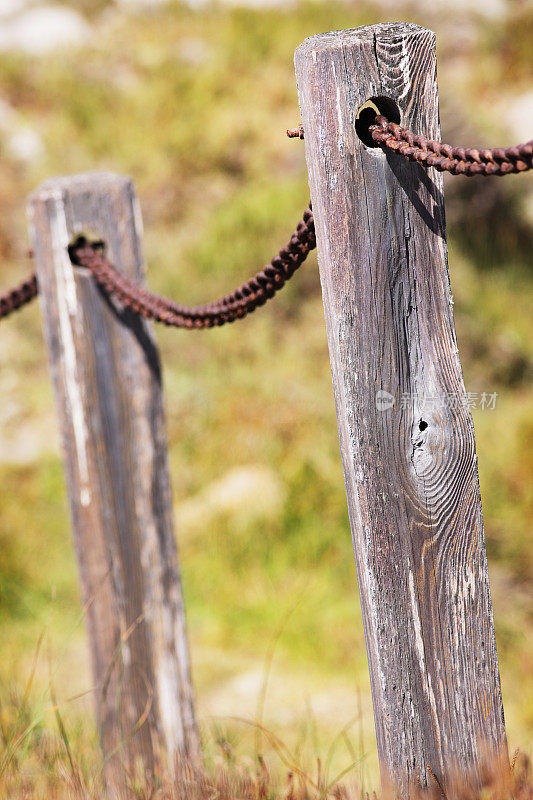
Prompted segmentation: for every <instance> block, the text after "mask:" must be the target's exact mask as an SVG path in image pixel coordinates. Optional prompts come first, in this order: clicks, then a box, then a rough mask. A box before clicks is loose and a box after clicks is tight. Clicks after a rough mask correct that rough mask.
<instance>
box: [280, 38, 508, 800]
mask: <svg viewBox="0 0 533 800" xmlns="http://www.w3.org/2000/svg"><path fill="white" fill-rule="evenodd" d="M295 64H296V75H297V81H298V91H299V99H300V108H301V113H302V121H303V126H304V130H305V149H306V158H307V166H308V171H309V183H310V188H311V199H312V203H313V211H314V214H315V223H316V232H317V241H318V257H319V264H320V276H321V281H322V290H323V298H324V309H325V315H326V324H327V334H328V342H329V350H330V357H331V368H332V375H333V387H334V393H335V402H336V408H337V419H338V427H339V438H340V445H341V451H342V460H343V467H344V476H345V483H346V493H347V499H348V507H349V513H350V522H351V528H352V537H353V543H354V551H355V558H356V565H357V573H358V579H359V591H360V595H361V604H362V609H363V620H364V626H365V636H366V644H367V652H368V661H369V668H370V676H371V684H372V696H373V703H374V715H375V722H376V731H377V740H378V750H379V756H380V763H381V768H382V775H383V777H384V778H387V779H388V778H391V779H392V780H393V781H394V782H395V783H396V784H397V785H399V787H400V788H401V790H402V791H403V792H405V791H406V787H407V785H408V782H409V781H411V780H413V781H420V782H421V784H422V785H423V786H427V785H429V786H432V787H433V788H435V781H434V778H435V779H436V780H438V781H440V783H441V785H443V786H444V787H446V783H447V779H449V777H450V775H451V773H452V770H453V768H454V766H455V765H457V764H459V765H460V766H461V767H462V768H463V769H467V770H470V771H471V773H472V775H473V776H474V777H475V776H476V774H477V764H478V763H479V759H480V757H481V756H482V754H483V748H484V747H487V746H488V747H489V749H492V750H493V749H495V748H504V749H505V741H506V740H505V728H504V720H503V707H502V700H501V693H500V680H499V672H498V660H497V655H496V644H495V638H494V627H493V619H492V605H491V598H490V590H489V577H488V570H487V558H486V551H485V542H484V534H483V523H482V516H481V502H480V496H479V484H478V470H477V457H476V454H475V442H474V426H473V422H472V416H471V413H470V408H469V406H468V402H467V401H466V394H465V388H464V384H463V377H462V372H461V365H460V362H459V355H458V350H457V342H456V337H455V330H454V323H453V316H452V296H451V293H450V284H449V276H448V268H447V248H446V232H445V221H444V200H443V194H442V191H443V183H442V176H441V175H440V174H439V173H437V172H435V171H434V170H429V171H425V170H424V169H423V168H422V167H421V166H419V165H415V164H410V163H408V162H407V161H406V160H405V159H403V158H402V157H401V156H399V155H397V154H394V155H385V153H384V152H383V151H382V150H381V149H379V148H373V147H367V146H366V145H365V144H363V142H362V141H361V139H360V138H359V136H358V133H357V132H356V118H357V114H358V111H359V109H360V107H361V106H362V105H363V104H364V103H365V102H366V101H367V100H369V99H372V98H374V103H375V104H377V106H378V108H379V109H380V110H382V111H383V112H384V113H387V114H388V115H394V114H395V110H396V111H397V110H398V109H399V112H400V115H401V121H402V124H405V126H406V127H408V128H410V129H411V130H413V131H415V132H418V133H422V134H424V135H425V136H428V137H430V138H439V135H440V129H439V115H438V100H437V83H436V56H435V36H434V34H433V33H432V32H431V31H428V30H425V29H423V28H420V27H418V26H416V25H410V24H402V23H393V24H389V25H373V26H369V27H364V28H357V29H355V30H351V31H339V32H335V33H326V34H323V35H320V36H314V37H312V38H310V39H307V40H306V41H305V42H304V43H303V44H302V45H301V46H300V47H299V48H298V49H297V50H296V55H295ZM376 98H378V99H377V100H376ZM383 98H385V99H383ZM391 101H392V102H391ZM396 121H399V120H398V119H397V120H396ZM357 125H359V123H357ZM455 180H461V178H460V177H459V178H455ZM432 776H434V778H433V777H432Z"/></svg>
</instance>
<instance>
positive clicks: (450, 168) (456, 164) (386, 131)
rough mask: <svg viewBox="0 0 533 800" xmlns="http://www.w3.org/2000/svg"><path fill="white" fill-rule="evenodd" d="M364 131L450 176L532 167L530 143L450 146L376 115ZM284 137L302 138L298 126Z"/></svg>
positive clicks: (389, 147)
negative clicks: (500, 145) (481, 146)
mask: <svg viewBox="0 0 533 800" xmlns="http://www.w3.org/2000/svg"><path fill="white" fill-rule="evenodd" d="M368 131H369V133H370V135H371V136H372V139H373V140H374V141H375V142H376V144H378V145H380V147H382V148H383V149H386V150H391V151H393V152H395V153H400V155H402V156H404V157H405V158H407V159H408V160H409V161H416V162H418V163H419V164H422V166H424V167H435V169H436V170H438V171H439V172H451V173H452V175H467V176H472V175H509V174H511V173H513V172H525V171H526V170H528V169H532V168H533V140H532V141H530V142H526V144H519V145H516V147H505V148H503V147H493V148H492V149H490V150H489V149H478V148H475V147H452V146H451V145H449V144H444V142H437V141H435V140H434V139H426V138H425V136H420V135H419V134H417V133H413V132H412V131H409V130H407V129H406V128H402V127H401V126H400V125H397V124H396V123H395V122H389V120H388V119H387V118H386V117H384V116H382V115H379V114H378V115H376V117H375V118H374V122H373V124H372V125H369V126H368ZM287 136H289V138H291V139H295V138H299V139H303V138H304V130H303V127H302V125H299V126H298V127H297V128H290V129H289V130H288V131H287Z"/></svg>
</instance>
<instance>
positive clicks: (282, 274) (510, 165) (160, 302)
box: [0, 114, 533, 328]
mask: <svg viewBox="0 0 533 800" xmlns="http://www.w3.org/2000/svg"><path fill="white" fill-rule="evenodd" d="M368 130H369V132H370V134H371V136H372V139H373V140H374V141H375V142H376V144H377V145H379V146H380V147H382V148H383V149H385V150H390V151H391V152H395V153H399V154H400V155H402V156H404V157H405V158H407V159H408V160H409V161H414V162H417V163H419V164H421V165H422V166H424V167H434V168H435V169H437V170H439V171H440V172H443V171H446V172H450V173H452V174H453V175H467V176H472V175H509V174H511V173H517V172H525V171H526V170H529V169H532V168H533V140H532V141H530V142H527V143H526V144H520V145H517V146H515V147H506V148H502V147H495V148H492V149H477V148H473V147H469V148H465V147H452V146H451V145H449V144H445V143H444V142H438V141H435V140H433V139H426V138H425V137H424V136H421V135H420V134H415V133H413V132H412V131H409V130H407V129H405V128H402V127H401V126H400V125H397V124H396V123H394V122H389V121H388V120H387V119H386V117H384V116H382V115H379V114H378V115H377V116H376V117H375V120H374V123H373V124H372V125H369V128H368ZM287 135H288V136H289V137H291V138H296V137H297V138H299V139H303V138H304V130H303V127H302V125H299V126H298V127H297V128H294V129H290V130H288V131H287ZM315 247H316V238H315V225H314V219H313V213H312V211H311V206H309V208H308V209H307V210H306V212H305V214H304V216H303V219H302V220H301V221H300V222H299V223H298V226H297V228H296V231H295V232H294V233H293V235H292V236H291V238H290V240H289V242H288V243H287V245H285V247H283V248H282V249H281V250H280V252H279V254H278V255H277V256H275V257H274V258H273V259H272V261H271V262H270V264H267V265H266V266H265V267H264V268H263V269H262V270H261V271H260V272H258V273H257V275H255V276H254V277H253V278H250V279H249V280H248V281H246V283H243V284H242V286H239V288H238V289H235V290H234V291H233V292H230V293H229V294H227V295H224V297H221V298H220V299H219V300H215V301H214V302H213V303H208V304H207V305H202V306H183V305H180V304H179V303H175V302H173V301H172V300H169V299H168V298H166V297H160V296H159V295H155V294H152V293H151V292H149V291H148V290H147V289H145V288H144V287H142V286H138V285H137V284H135V283H134V282H133V281H131V280H130V279H129V278H127V277H126V276H125V275H123V274H122V273H120V272H118V270H116V269H115V268H114V267H113V265H112V264H111V263H110V262H109V261H108V260H107V259H106V258H105V257H104V254H103V248H101V247H98V246H91V245H90V244H89V243H88V242H87V241H86V240H79V241H78V243H77V245H76V246H75V247H72V248H70V254H71V258H72V260H73V262H74V263H77V264H79V265H81V266H84V267H86V268H87V269H90V270H91V272H92V274H93V275H94V278H95V280H96V281H97V283H98V284H99V285H100V286H101V287H102V289H103V290H104V291H105V292H106V293H108V294H110V295H113V296H114V297H116V299H117V300H119V301H120V302H121V303H122V304H123V305H124V307H126V308H129V309H130V310H131V311H133V312H135V313H137V314H140V315H141V316H143V317H145V318H146V319H152V320H155V321H156V322H162V323H163V324H165V325H171V326H173V327H177V328H212V327H214V326H218V325H224V324H225V323H227V322H233V321H234V320H236V319H242V318H243V317H245V316H246V315H247V314H251V313H252V312H253V311H254V310H255V309H256V308H257V307H258V306H262V305H264V303H266V302H267V300H269V299H270V298H271V297H274V295H275V294H276V292H278V291H279V290H280V289H281V288H282V287H283V286H284V285H285V283H286V282H287V281H288V280H289V279H290V278H291V277H292V275H293V274H294V272H295V271H296V270H297V269H298V268H299V267H300V266H301V264H302V263H303V262H304V261H305V259H306V258H307V256H308V254H309V253H310V251H311V250H313V249H314V248H315ZM37 291H38V287H37V277H36V276H35V275H32V276H31V277H30V278H29V279H28V280H26V281H24V283H22V284H20V286H17V287H15V288H14V289H10V290H9V291H7V292H4V293H3V294H0V318H2V317H5V316H7V315H8V314H10V313H11V312H12V311H15V310H16V309H18V308H20V307H21V306H23V305H25V304H26V303H28V302H29V301H30V300H32V299H33V298H34V297H35V296H36V295H37Z"/></svg>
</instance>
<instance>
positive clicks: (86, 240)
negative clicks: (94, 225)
mask: <svg viewBox="0 0 533 800" xmlns="http://www.w3.org/2000/svg"><path fill="white" fill-rule="evenodd" d="M84 247H92V249H93V250H95V251H96V252H97V253H99V254H100V255H102V256H105V252H106V244H105V241H104V240H103V239H102V237H101V236H100V234H98V233H96V231H93V230H90V229H88V228H87V229H85V228H84V229H83V230H81V231H79V232H78V233H77V234H76V235H75V236H73V237H72V239H71V240H70V242H69V245H68V255H69V258H70V260H71V262H72V263H73V264H74V265H75V266H76V267H79V266H81V264H80V261H79V258H78V251H79V250H82V249H83V248H84Z"/></svg>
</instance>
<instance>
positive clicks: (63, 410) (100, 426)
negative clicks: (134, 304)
mask: <svg viewBox="0 0 533 800" xmlns="http://www.w3.org/2000/svg"><path fill="white" fill-rule="evenodd" d="M29 216H30V226H31V236H32V240H33V248H34V252H35V263H36V265H37V273H38V282H39V296H40V299H41V306H42V311H43V318H44V331H45V337H46V343H47V347H48V353H49V358H50V363H51V369H52V375H53V380H54V385H55V394H56V400H57V406H58V410H59V419H60V428H61V434H62V440H63V449H64V461H65V470H66V476H67V484H68V491H69V495H70V506H71V514H72V521H73V528H74V542H75V547H76V553H77V558H78V565H79V572H80V580H81V592H82V598H83V602H84V603H85V604H86V606H87V628H88V633H89V639H90V652H91V660H92V672H93V678H94V684H95V686H96V702H97V709H98V724H99V729H100V734H101V740H102V745H103V749H104V753H105V755H106V758H107V776H108V778H109V779H110V782H111V784H112V785H115V786H120V785H121V784H122V783H123V782H124V780H125V778H126V772H127V773H128V774H129V777H130V778H131V777H133V776H138V775H139V771H140V770H142V774H143V775H146V774H148V775H150V774H154V773H157V772H158V771H160V770H161V769H164V768H171V769H172V768H173V767H174V766H175V762H176V759H177V758H178V757H179V758H191V759H193V760H194V759H196V758H197V756H198V753H199V743H198V734H197V729H196V724H195V718H194V706H193V694H192V687H191V681H190V676H189V658H188V650H187V641H186V634H185V620H184V613H183V601H182V595H181V586H180V577H179V572H178V564H177V554H176V546H175V542H174V537H173V528H172V504H171V492H170V481H169V471H168V464H167V453H166V441H165V429H164V419H163V404H162V397H161V374H160V366H159V358H158V353H157V348H156V344H155V341H154V336H153V333H152V328H151V325H150V324H147V323H146V321H145V320H142V319H141V318H139V317H138V316H136V315H134V314H132V313H130V312H127V311H124V310H123V309H121V308H120V307H118V306H115V305H114V303H113V302H112V301H110V300H109V299H108V298H106V297H105V296H104V295H103V294H102V293H101V291H100V290H99V289H98V287H97V285H96V283H95V282H94V280H93V278H92V276H91V275H90V273H88V271H86V270H83V269H81V268H79V267H74V266H73V265H72V263H71V262H70V259H69V255H68V252H67V248H68V245H69V243H71V242H72V240H73V239H74V238H76V236H77V235H79V234H80V233H82V232H89V233H91V232H92V233H96V234H97V236H98V237H99V238H101V239H102V240H103V241H104V242H105V244H106V247H107V252H108V254H109V256H110V257H111V259H112V260H113V263H114V264H115V265H116V266H117V268H118V269H121V270H123V271H124V272H126V273H127V274H128V275H129V276H130V277H131V278H134V279H135V280H137V281H142V280H143V277H144V276H143V263H142V246H141V235H142V222H141V216H140V210H139V205H138V202H137V199H136V197H135V193H134V189H133V185H132V182H131V180H130V179H129V178H123V177H119V176H117V175H112V174H87V175H78V176H74V177H69V178H57V179H53V180H50V181H47V182H46V183H45V184H43V186H41V188H40V189H38V190H37V192H36V193H35V194H34V195H33V196H32V197H31V198H30V202H29ZM124 768H125V769H124Z"/></svg>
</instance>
